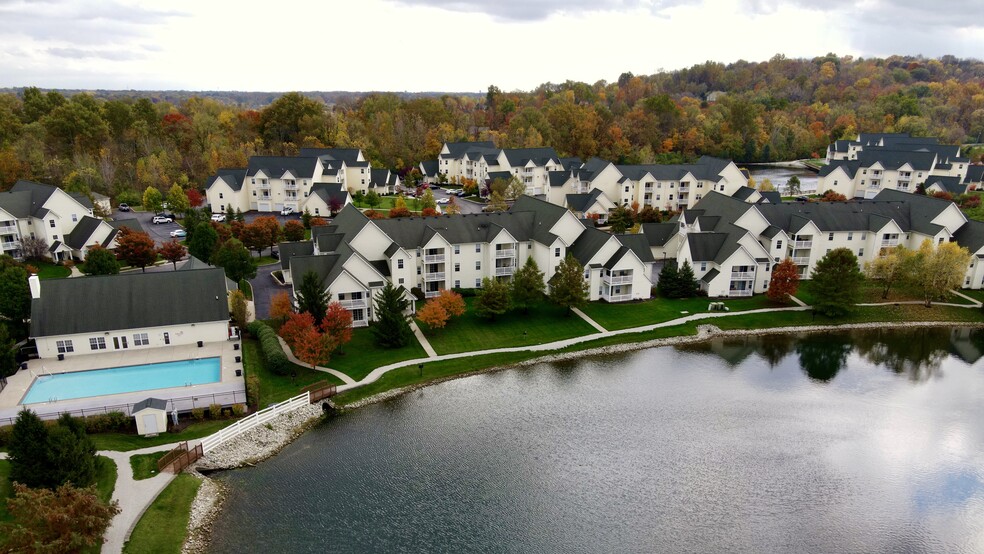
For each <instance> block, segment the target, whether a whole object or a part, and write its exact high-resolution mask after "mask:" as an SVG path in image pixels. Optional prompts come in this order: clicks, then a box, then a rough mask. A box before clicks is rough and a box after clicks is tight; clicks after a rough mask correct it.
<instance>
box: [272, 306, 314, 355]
mask: <svg viewBox="0 0 984 554" xmlns="http://www.w3.org/2000/svg"><path fill="white" fill-rule="evenodd" d="M313 328H314V316H312V315H311V314H310V313H308V312H301V313H296V312H291V313H289V314H287V321H285V322H284V324H283V325H281V326H280V336H281V337H283V338H284V341H286V342H287V345H288V346H290V347H291V349H293V348H294V343H295V341H296V340H297V337H299V336H300V335H301V334H303V333H304V332H305V330H307V329H313Z"/></svg>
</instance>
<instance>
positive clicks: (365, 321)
mask: <svg viewBox="0 0 984 554" xmlns="http://www.w3.org/2000/svg"><path fill="white" fill-rule="evenodd" d="M368 326H369V320H368V319H359V320H356V321H353V322H352V327H368Z"/></svg>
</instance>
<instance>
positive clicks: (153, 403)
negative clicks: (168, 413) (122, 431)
mask: <svg viewBox="0 0 984 554" xmlns="http://www.w3.org/2000/svg"><path fill="white" fill-rule="evenodd" d="M147 408H150V409H152V410H167V400H161V399H160V398H148V399H146V400H141V401H140V402H137V403H136V404H134V405H133V408H131V409H130V413H131V414H136V413H137V412H139V411H140V410H146V409H147Z"/></svg>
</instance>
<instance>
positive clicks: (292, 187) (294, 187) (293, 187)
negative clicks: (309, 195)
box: [284, 183, 299, 190]
mask: <svg viewBox="0 0 984 554" xmlns="http://www.w3.org/2000/svg"><path fill="white" fill-rule="evenodd" d="M298 188H299V187H298V186H297V183H293V184H292V183H284V190H297V189H298Z"/></svg>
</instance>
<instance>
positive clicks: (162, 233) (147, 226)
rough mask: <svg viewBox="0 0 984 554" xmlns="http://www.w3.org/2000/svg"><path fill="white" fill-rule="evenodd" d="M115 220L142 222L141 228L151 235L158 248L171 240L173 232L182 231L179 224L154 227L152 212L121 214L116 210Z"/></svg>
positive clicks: (114, 213)
mask: <svg viewBox="0 0 984 554" xmlns="http://www.w3.org/2000/svg"><path fill="white" fill-rule="evenodd" d="M113 219H117V220H118V219H136V220H137V221H139V222H140V226H141V227H143V230H144V231H146V232H147V234H148V235H150V238H152V239H154V242H155V243H157V246H160V245H162V244H164V243H165V242H168V241H170V240H171V231H174V230H176V229H181V226H180V225H178V224H177V223H161V224H158V225H154V224H153V223H151V221H152V220H153V219H154V214H153V213H151V212H121V211H119V210H115V211H113Z"/></svg>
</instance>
